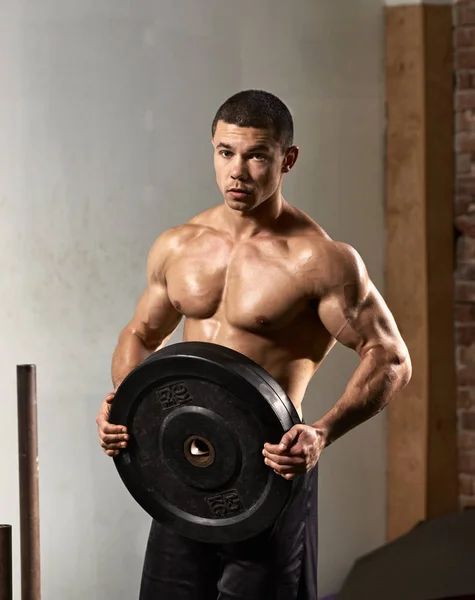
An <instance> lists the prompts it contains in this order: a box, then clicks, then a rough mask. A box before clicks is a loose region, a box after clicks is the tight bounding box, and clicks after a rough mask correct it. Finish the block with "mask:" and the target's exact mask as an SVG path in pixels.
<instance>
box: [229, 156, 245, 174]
mask: <svg viewBox="0 0 475 600" xmlns="http://www.w3.org/2000/svg"><path fill="white" fill-rule="evenodd" d="M246 177H247V171H246V165H245V163H244V161H243V160H242V158H239V157H237V156H236V157H234V160H233V165H232V169H231V178H232V179H237V180H240V179H245V178H246Z"/></svg>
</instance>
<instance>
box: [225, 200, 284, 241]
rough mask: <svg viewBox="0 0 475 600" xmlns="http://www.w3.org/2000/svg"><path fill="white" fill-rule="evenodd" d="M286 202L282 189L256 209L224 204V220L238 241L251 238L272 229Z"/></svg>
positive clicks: (230, 232)
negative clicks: (241, 209) (241, 208)
mask: <svg viewBox="0 0 475 600" xmlns="http://www.w3.org/2000/svg"><path fill="white" fill-rule="evenodd" d="M285 205H286V202H285V200H284V198H283V197H282V194H281V193H280V191H279V192H278V193H276V194H275V196H274V197H271V198H269V199H268V200H266V201H265V202H263V203H262V204H260V205H259V206H258V207H257V208H256V209H255V210H253V211H249V212H241V211H237V210H233V209H232V208H229V206H228V205H227V204H224V205H223V212H222V215H223V220H224V223H225V226H226V229H227V231H228V232H229V234H230V235H231V237H232V238H233V239H235V240H236V241H239V240H245V239H249V238H251V237H254V236H255V235H257V234H258V233H261V232H264V231H272V230H274V229H275V225H276V223H277V221H278V219H279V217H280V216H281V214H282V212H283V211H284V208H285Z"/></svg>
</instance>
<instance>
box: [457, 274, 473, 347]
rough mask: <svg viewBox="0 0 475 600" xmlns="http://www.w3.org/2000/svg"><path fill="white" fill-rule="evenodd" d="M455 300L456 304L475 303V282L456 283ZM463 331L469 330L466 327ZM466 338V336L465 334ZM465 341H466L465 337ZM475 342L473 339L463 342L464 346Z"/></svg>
mask: <svg viewBox="0 0 475 600" xmlns="http://www.w3.org/2000/svg"><path fill="white" fill-rule="evenodd" d="M455 300H456V302H475V282H474V281H456V282H455ZM463 329H467V328H466V327H464V328H463ZM464 336H465V334H464ZM463 339H466V337H464V338H463ZM473 341H475V338H474V339H471V340H470V341H469V342H461V343H463V344H467V343H470V344H471V343H472V342H473Z"/></svg>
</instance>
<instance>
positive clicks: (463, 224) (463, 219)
mask: <svg viewBox="0 0 475 600" xmlns="http://www.w3.org/2000/svg"><path fill="white" fill-rule="evenodd" d="M469 208H470V205H468V206H467V212H468V209H469ZM455 226H456V227H457V229H458V230H459V231H460V232H461V233H464V234H465V235H466V236H468V237H471V238H473V237H475V215H470V214H466V215H461V216H459V217H456V219H455ZM462 302H463V300H462Z"/></svg>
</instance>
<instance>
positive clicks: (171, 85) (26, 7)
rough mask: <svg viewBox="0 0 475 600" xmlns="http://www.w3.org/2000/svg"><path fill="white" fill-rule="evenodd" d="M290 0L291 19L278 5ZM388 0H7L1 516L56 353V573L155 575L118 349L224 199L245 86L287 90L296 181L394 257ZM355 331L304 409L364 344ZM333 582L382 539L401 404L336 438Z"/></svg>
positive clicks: (329, 522) (326, 510)
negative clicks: (116, 455)
mask: <svg viewBox="0 0 475 600" xmlns="http://www.w3.org/2000/svg"><path fill="white" fill-rule="evenodd" d="M271 19H272V20H273V24H272V26H271V25H270V23H271ZM382 37H383V21H382V6H381V5H380V1H379V0H365V1H362V2H355V1H354V0H341V1H340V2H330V1H329V0H327V1H322V0H320V1H318V2H315V0H299V2H298V3H289V2H288V1H287V0H285V1H283V0H260V1H259V2H254V1H252V0H242V1H241V2H240V3H239V5H238V6H237V4H236V3H231V2H223V1H222V0H220V1H219V2H218V1H215V0H206V1H205V0H187V1H185V0H162V1H161V2H159V3H157V2H155V1H154V2H152V1H151V0H138V1H135V2H132V1H126V0H81V1H79V0H76V1H73V0H43V1H42V2H37V3H33V2H29V3H27V2H25V0H3V2H2V3H1V5H0V77H1V81H2V93H1V94H0V130H1V131H2V135H1V136H0V245H1V246H0V249H1V251H0V269H1V273H2V277H1V279H0V294H1V301H2V311H1V330H2V338H1V345H0V381H1V396H0V397H1V413H0V440H1V441H0V450H1V457H2V458H1V470H0V489H1V494H0V521H1V522H6V523H12V524H13V525H14V527H15V538H14V541H15V565H16V567H15V583H16V593H15V597H16V598H19V597H20V596H19V577H18V576H19V569H18V566H19V538H18V501H17V488H18V478H17V446H16V444H17V438H16V404H15V365H16V364H17V363H26V362H32V363H36V364H37V366H38V387H39V435H40V474H41V483H40V494H41V535H42V539H41V542H42V569H43V594H44V598H47V599H48V600H63V599H64V598H67V599H68V600H79V599H81V600H82V599H83V598H84V597H87V598H88V599H89V600H103V598H105V597H113V598H117V599H118V600H122V599H123V600H129V599H130V598H135V597H136V590H137V586H138V583H139V577H140V571H141V564H142V558H143V553H144V546H145V542H146V534H147V529H148V518H147V517H146V515H144V514H143V513H142V511H141V510H140V509H139V507H138V506H137V505H136V504H135V503H134V502H133V501H132V499H131V498H130V497H129V495H128V494H127V492H126V490H125V488H124V487H123V486H122V484H121V483H120V481H119V478H118V476H117V474H116V472H115V471H114V467H113V464H112V462H111V461H110V460H108V459H107V458H106V457H105V455H103V454H102V452H101V450H100V448H99V446H98V441H97V437H96V429H95V422H94V419H95V415H96V412H97V408H98V406H99V404H100V402H101V399H102V397H103V395H104V394H105V393H106V392H107V391H108V390H109V389H110V378H109V370H110V358H111V353H112V350H113V347H114V344H115V341H116V337H117V334H118V332H119V330H120V328H121V327H122V326H123V325H124V324H125V322H126V321H127V320H128V318H129V317H130V315H131V313H132V310H133V308H134V305H135V302H136V300H137V298H138V296H139V294H140V293H141V291H142V288H143V285H144V281H145V277H144V269H145V259H146V255H147V252H148V249H149V247H150V245H151V243H152V241H153V240H154V238H155V237H156V236H157V234H159V233H160V232H161V231H163V230H164V229H166V228H168V227H170V226H172V225H175V224H178V223H180V222H182V221H184V220H186V219H188V218H189V217H191V216H192V215H194V214H195V213H197V212H199V211H201V210H203V209H205V208H207V207H209V206H211V205H213V204H215V203H218V202H220V201H221V199H220V196H219V193H218V190H217V188H216V187H215V183H214V174H213V169H212V154H211V146H210V143H209V139H210V133H209V127H210V122H211V119H212V117H213V115H214V112H215V110H216V108H217V107H218V105H219V103H221V102H222V101H223V100H224V99H225V98H226V97H227V96H229V95H231V94H232V93H234V92H236V91H238V90H240V89H243V88H248V87H258V88H264V89H267V90H269V91H272V92H274V93H277V94H278V95H280V96H281V97H282V98H283V99H284V101H286V102H287V103H288V104H289V106H290V108H291V109H292V111H293V112H294V115H295V125H296V132H297V141H298V143H299V145H300V148H301V156H300V159H299V162H298V164H297V166H296V168H295V170H294V171H293V172H292V173H291V174H290V175H289V177H288V179H287V183H286V186H285V195H286V198H287V199H288V200H289V201H290V202H292V203H295V204H296V205H297V206H299V207H301V208H302V209H304V210H306V211H307V212H308V213H309V214H310V215H311V216H312V217H314V218H315V219H316V220H318V221H319V222H320V223H321V224H322V225H323V226H324V227H325V228H326V229H327V230H328V232H329V233H330V234H331V235H332V236H334V237H335V238H338V239H342V240H345V241H348V242H350V243H351V244H353V245H354V246H355V247H356V248H357V249H358V250H359V251H360V253H361V254H362V255H363V258H364V259H365V260H366V262H367V264H368V267H369V269H370V272H371V274H372V276H373V278H374V280H375V281H376V283H377V284H378V285H381V284H382V276H383V252H382V250H383V222H382V217H383V185H382V179H383V52H382ZM356 364H357V362H356V358H355V356H353V354H352V353H351V352H350V351H347V350H345V349H342V348H337V349H335V350H334V352H333V353H332V354H331V355H330V357H329V359H328V361H327V363H326V364H325V365H324V367H323V368H322V369H321V371H320V373H319V374H318V376H317V377H316V378H315V381H314V382H313V383H312V385H311V387H310V388H309V391H308V397H307V400H306V407H305V413H306V414H305V416H306V419H307V420H311V419H314V418H317V417H318V416H320V415H321V414H323V412H324V411H325V410H327V409H328V408H329V407H330V406H331V404H332V403H333V402H334V401H335V400H336V399H337V398H338V396H339V394H340V393H341V392H342V391H343V389H344V386H345V384H346V382H347V380H348V378H349V376H350V374H351V372H352V370H353V369H354V367H355V366H356ZM320 502H321V503H320V523H321V529H320V532H321V534H320V575H321V592H322V593H327V592H330V591H333V590H335V589H336V588H337V587H338V585H339V583H340V582H341V580H342V578H343V577H344V575H345V573H346V572H347V570H348V568H349V567H350V565H351V563H352V561H353V559H354V558H355V557H356V556H358V555H359V554H361V553H362V552H365V551H367V550H369V549H371V548H373V547H375V546H376V545H378V544H379V543H381V542H383V540H384V522H385V425H384V416H381V417H378V418H377V419H374V420H373V421H371V422H369V423H367V424H365V425H364V426H362V427H361V428H359V429H358V430H356V431H354V432H352V433H351V434H349V435H348V436H346V437H345V438H344V439H342V440H341V441H339V442H338V443H337V444H335V445H334V446H333V447H331V448H330V449H329V450H328V451H327V452H326V453H325V455H324V457H323V458H322V460H321V491H320Z"/></svg>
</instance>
